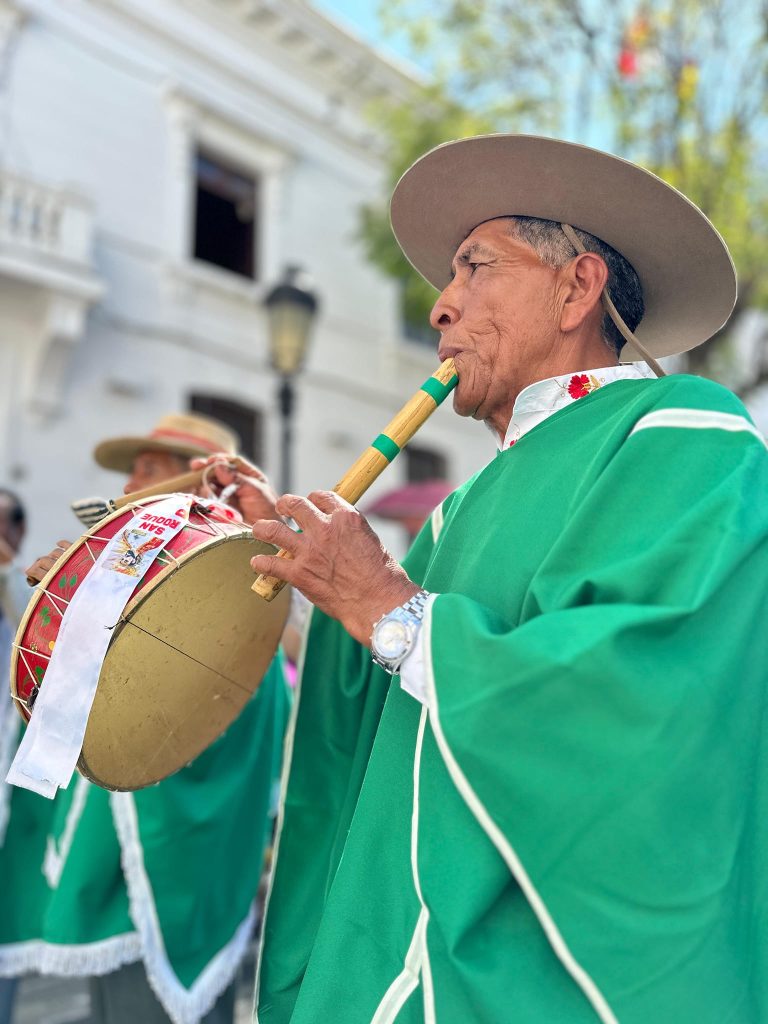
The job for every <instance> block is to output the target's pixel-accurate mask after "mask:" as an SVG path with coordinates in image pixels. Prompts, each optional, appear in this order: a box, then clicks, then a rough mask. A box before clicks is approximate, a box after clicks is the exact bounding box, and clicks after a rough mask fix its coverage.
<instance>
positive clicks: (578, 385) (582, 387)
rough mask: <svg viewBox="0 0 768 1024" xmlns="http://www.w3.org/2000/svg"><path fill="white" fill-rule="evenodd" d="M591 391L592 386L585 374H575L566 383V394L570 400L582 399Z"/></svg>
mask: <svg viewBox="0 0 768 1024" xmlns="http://www.w3.org/2000/svg"><path fill="white" fill-rule="evenodd" d="M591 390H592V385H591V384H590V380H589V377H588V376H587V375H586V373H577V374H576V375H575V376H573V377H571V379H570V381H569V382H568V394H569V395H570V396H571V398H584V396H585V395H588V394H589V392H590V391H591Z"/></svg>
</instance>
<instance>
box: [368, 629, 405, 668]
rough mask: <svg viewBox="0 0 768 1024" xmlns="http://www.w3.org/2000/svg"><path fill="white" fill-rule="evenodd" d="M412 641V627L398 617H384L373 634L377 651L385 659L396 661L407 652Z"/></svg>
mask: <svg viewBox="0 0 768 1024" xmlns="http://www.w3.org/2000/svg"><path fill="white" fill-rule="evenodd" d="M410 642H411V630H410V628H409V627H408V625H407V624H406V623H405V622H400V621H399V620H398V619H384V621H383V622H380V623H379V624H378V625H377V626H376V630H375V631H374V634H373V645H374V647H375V648H376V653H377V654H378V656H379V657H380V658H383V659H384V660H385V661H396V660H397V659H398V658H400V657H402V656H403V655H404V654H405V653H406V652H407V650H408V648H409V646H410Z"/></svg>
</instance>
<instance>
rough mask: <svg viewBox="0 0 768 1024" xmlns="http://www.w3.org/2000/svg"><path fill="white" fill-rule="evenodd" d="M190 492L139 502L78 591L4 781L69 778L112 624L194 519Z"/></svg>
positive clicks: (46, 783)
mask: <svg viewBox="0 0 768 1024" xmlns="http://www.w3.org/2000/svg"><path fill="white" fill-rule="evenodd" d="M193 500H194V499H193V498H192V497H191V496H190V495H188V494H177V495H171V496H170V497H168V498H164V499H163V500H162V501H158V502H154V503H153V504H151V505H142V506H141V508H140V509H139V510H138V511H137V513H136V515H135V516H134V517H133V519H131V520H130V522H129V523H128V524H127V526H126V527H125V529H123V530H121V531H120V532H119V533H118V534H116V535H115V536H114V537H113V538H112V539H111V540H110V542H109V544H107V545H106V547H105V548H104V550H103V551H102V552H101V554H100V555H99V557H98V559H97V560H96V562H95V563H94V565H93V568H92V569H91V571H90V572H89V573H88V575H87V577H86V578H85V579H84V580H83V582H82V584H81V585H80V587H79V588H78V589H77V590H76V591H75V593H74V595H73V596H72V600H71V601H70V603H69V606H68V607H67V609H66V611H65V612H64V616H63V618H62V622H61V626H60V628H59V633H58V637H57V639H56V646H55V647H54V650H53V653H52V654H51V660H50V663H49V665H48V669H47V671H46V673H45V684H44V685H43V686H41V688H40V693H39V694H38V697H37V700H36V701H35V707H34V710H33V712H32V718H31V720H30V723H29V726H28V727H27V731H26V733H25V735H24V738H23V740H22V741H21V744H20V746H19V749H18V751H17V753H16V757H15V758H14V761H13V763H12V765H11V767H10V770H9V772H8V775H7V778H6V781H7V782H10V783H12V784H13V785H14V786H22V787H23V788H25V789H31V790H32V791H33V792H35V793H39V794H40V795H41V796H46V797H48V798H50V799H52V798H53V797H54V796H55V795H56V790H57V789H59V788H62V789H66V787H67V786H68V785H69V781H70V779H71V778H72V773H73V772H74V770H75V765H76V764H77V759H78V757H79V756H80V751H81V749H82V746H83V737H84V736H85V729H86V726H87V724H88V716H89V714H90V711H91V706H92V705H93V700H94V697H95V695H96V685H97V683H98V681H99V675H100V673H101V666H102V664H103V662H104V658H105V657H106V653H107V648H108V647H109V642H110V640H111V639H112V632H113V630H114V627H115V625H116V624H117V622H119V620H120V616H121V615H122V613H123V609H124V608H125V606H126V605H127V603H128V601H129V600H130V597H131V595H132V594H133V591H134V590H135V589H136V586H137V584H138V583H139V582H140V581H141V579H142V578H143V577H144V574H145V573H146V572H147V570H148V569H149V567H150V566H151V565H152V563H153V562H154V560H155V558H156V557H157V556H158V554H159V553H160V552H161V551H162V549H163V548H164V547H165V545H166V544H167V543H168V542H169V541H170V540H171V539H172V538H173V537H175V536H176V534H177V533H179V532H180V531H181V530H182V529H183V528H184V525H185V524H186V523H187V521H188V520H189V511H190V508H191V506H192V502H193Z"/></svg>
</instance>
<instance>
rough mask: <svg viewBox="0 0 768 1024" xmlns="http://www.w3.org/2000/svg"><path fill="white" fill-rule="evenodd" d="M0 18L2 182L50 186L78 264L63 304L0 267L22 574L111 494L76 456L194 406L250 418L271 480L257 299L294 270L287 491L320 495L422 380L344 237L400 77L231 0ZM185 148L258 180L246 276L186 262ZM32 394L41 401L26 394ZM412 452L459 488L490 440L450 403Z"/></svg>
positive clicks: (4, 421)
mask: <svg viewBox="0 0 768 1024" xmlns="http://www.w3.org/2000/svg"><path fill="white" fill-rule="evenodd" d="M0 7H3V8H5V9H6V11H7V10H13V11H15V12H17V13H18V21H17V27H16V35H15V38H14V39H13V40H11V41H10V42H7V41H6V42H7V45H6V47H5V51H4V56H0V61H2V63H0V72H1V73H0V90H1V91H0V133H1V134H0V176H1V175H2V172H3V171H10V172H12V173H13V174H15V175H21V176H26V177H28V178H29V180H30V181H34V182H38V183H42V185H43V186H48V187H50V188H51V189H56V188H60V187H62V186H66V188H67V189H69V190H70V191H71V192H72V193H73V194H74V195H75V196H79V197H80V198H81V199H82V202H83V203H84V204H85V205H86V206H87V209H88V210H89V211H90V212H89V214H88V216H89V217H90V218H91V220H90V223H91V229H92V247H91V254H92V255H91V261H90V265H89V266H87V267H82V266H77V265H76V260H74V257H73V258H72V259H70V260H69V262H68V261H67V259H63V260H61V261H59V262H58V263H57V264H56V269H57V273H59V274H60V276H61V282H63V283H61V286H60V287H59V286H58V285H56V286H55V287H54V286H53V285H52V284H51V282H50V280H49V279H48V278H49V277H50V274H49V275H48V277H46V276H45V274H44V270H48V269H50V267H49V262H50V261H48V262H46V258H44V257H43V256H42V255H40V257H39V259H38V261H37V262H38V266H37V270H39V274H40V279H39V281H37V283H36V281H35V273H36V270H35V267H33V271H32V281H31V282H27V283H26V284H23V285H22V284H21V281H20V278H19V277H18V276H14V273H15V272H12V271H8V270H5V271H4V270H3V264H2V261H1V260H0V373H2V380H0V402H1V403H2V404H1V405H0V425H2V427H3V429H4V431H5V438H4V439H3V444H2V445H0V479H2V481H3V482H7V483H8V484H10V485H11V486H13V487H15V488H16V489H17V490H18V491H19V492H20V493H21V495H22V497H23V498H24V500H25V501H26V502H27V504H28V505H29V507H30V515H31V524H32V525H31V531H30V536H29V539H28V542H27V544H26V551H27V553H28V555H29V557H31V556H32V555H33V554H35V553H39V552H40V551H42V550H46V549H47V548H48V547H49V546H50V545H51V543H52V542H53V541H55V540H57V539H58V538H59V537H60V536H66V535H70V536H71V535H73V534H75V533H76V531H77V522H76V520H75V519H74V518H73V517H72V515H71V513H70V512H69V510H68V503H69V501H70V500H71V499H73V498H75V497H80V496H83V495H87V494H94V493H95V494H99V493H101V494H104V495H114V494H116V493H119V491H120V490H121V486H122V481H121V480H120V479H119V478H118V477H116V476H114V475H112V474H109V473H106V472H104V471H102V470H99V469H98V468H97V467H95V466H94V465H93V463H92V462H91V459H90V451H91V449H92V448H93V446H94V444H95V443H96V442H97V441H99V440H101V439H102V438H104V437H106V436H114V435H119V434H123V433H127V434H133V433H136V432H139V433H141V432H144V431H145V430H147V429H149V428H150V427H151V426H152V424H153V423H154V421H155V420H156V419H157V418H158V417H159V416H160V415H162V414H163V413H164V412H167V411H172V410H176V409H183V408H184V407H185V404H186V400H187V396H188V395H189V393H190V392H191V391H194V390H206V391H209V392H212V393H216V394H220V395H221V396H224V397H229V398H232V399H234V400H237V401H240V402H244V403H246V404H251V405H254V406H257V407H259V408H261V409H262V410H264V412H265V413H266V414H267V422H266V443H267V463H268V468H271V469H272V470H276V468H277V452H278V440H279V438H278V423H277V419H276V408H275V391H276V381H275V379H274V375H273V374H272V372H271V371H270V370H269V368H268V358H267V347H266V345H267V341H266V321H265V317H264V313H263V311H262V308H261V301H262V298H263V295H264V292H265V289H266V288H267V287H268V286H269V285H270V284H272V283H274V281H275V280H276V278H277V276H278V275H279V273H280V270H281V268H282V267H283V266H284V265H285V264H286V263H300V264H301V265H303V266H304V267H305V268H306V269H307V270H308V271H309V273H310V274H311V275H312V277H313V278H314V280H315V283H316V286H317V290H318V292H319V294H320V296H321V303H322V307H321V314H320V317H319V320H318V324H317V331H316V335H315V338H314V343H313V348H312V351H311V354H310V357H309V360H308V365H307V367H306V370H305V372H304V374H303V375H302V377H301V378H300V380H299V381H298V385H297V386H298V408H297V419H296V436H297V440H296V446H295V487H296V489H297V490H300V491H306V490H309V489H311V488H314V487H318V486H319V487H330V486H332V485H333V484H334V483H335V482H336V480H337V479H338V477H339V476H341V474H342V473H343V472H344V470H345V469H346V468H347V467H348V466H349V464H351V462H352V461H353V460H354V459H355V458H356V457H357V455H358V454H359V453H360V451H362V450H363V448H364V447H365V446H366V445H367V444H368V443H369V442H370V440H371V439H372V438H373V437H375V436H376V434H378V433H379V432H380V430H381V429H382V427H383V426H384V425H385V424H386V422H387V421H388V420H389V418H390V417H391V415H392V414H393V413H394V412H395V411H396V410H397V409H398V408H399V406H400V405H401V404H403V402H404V401H405V399H406V398H407V397H409V395H410V394H411V392H412V391H413V390H415V389H416V388H417V387H418V386H419V384H420V383H421V382H422V381H423V380H424V379H425V377H426V376H428V375H429V374H430V373H431V372H432V371H433V370H434V368H435V365H436V361H435V356H434V354H433V353H432V352H429V351H427V350H424V349H421V348H419V347H418V346H413V345H411V344H409V343H406V342H404V341H403V340H402V338H401V337H400V336H399V328H398V322H399V321H398V308H397V299H396V291H395V288H394V286H393V284H392V282H391V281H389V280H387V279H385V278H384V277H383V276H382V275H381V274H380V273H379V272H378V271H376V270H375V269H374V268H372V267H371V266H370V265H369V264H368V263H367V262H366V261H365V259H364V256H363V253H362V250H361V247H360V245H359V243H358V242H357V241H356V239H355V234H356V230H357V210H358V207H359V205H360V204H361V203H363V202H365V201H369V200H371V199H374V198H376V197H377V196H378V195H379V191H380V180H381V173H382V160H381V157H380V155H379V153H378V152H377V151H376V149H375V148H374V140H373V138H372V136H371V131H370V127H369V126H368V125H367V123H366V121H365V120H364V118H363V116H362V107H363V105H364V104H365V102H367V100H368V99H369V98H370V97H371V96H372V95H373V94H374V93H375V92H377V91H378V92H379V93H381V92H382V91H384V92H386V91H396V92H400V93H403V92H404V91H405V90H407V88H408V80H407V79H406V77H405V76H404V75H403V73H402V72H401V71H400V70H398V69H395V68H393V67H390V66H389V65H388V64H387V63H386V62H385V61H383V60H381V59H379V58H378V57H377V56H376V55H375V54H373V53H372V52H371V51H369V50H368V49H367V48H365V47H364V46H363V45H362V44H360V43H359V42H357V41H355V40H352V39H349V38H347V37H345V36H344V34H343V33H342V32H340V30H339V29H338V27H336V26H334V25H331V23H328V22H326V21H325V19H323V18H322V16H321V15H319V14H318V13H317V12H312V11H311V9H307V8H306V7H305V5H303V4H301V3H300V2H299V0H284V2H283V3H282V4H280V5H276V6H274V7H272V8H269V7H268V6H267V5H260V4H259V3H255V4H252V5H251V11H252V14H251V15H250V16H246V14H245V13H243V12H244V10H245V5H242V4H238V3H236V2H235V0H218V2H214V0H193V2H187V3H182V2H181V0H151V2H150V0H68V2H67V3H66V4H52V3H50V2H47V0H0ZM270 10H272V11H273V12H274V11H277V12H278V14H277V15H275V14H274V13H272V14H270ZM1 44H2V40H0V53H2V45H1ZM196 140H201V141H203V142H204V143H206V144H207V145H209V146H211V147H213V148H215V149H217V150H218V151H220V152H221V154H222V155H223V156H226V155H230V156H231V158H232V159H234V160H236V161H237V162H238V163H240V164H241V165H242V166H244V167H246V168H252V169H253V170H254V171H257V172H259V173H260V175H262V177H263V180H264V183H265V206H264V209H263V211H262V215H263V233H262V237H261V252H260V257H261V262H262V264H263V267H264V275H263V279H262V280H261V281H259V282H256V283H249V282H246V281H244V280H243V279H240V278H238V277H237V276H236V275H232V274H228V273H227V272H225V271H221V270H219V269H218V268H212V267H209V266H207V265H204V264H200V263H195V262H194V261H192V260H191V259H190V258H189V232H190V222H189V217H190V212H191V198H192V184H193V183H192V176H191V156H192V153H193V150H194V145H195V142H196ZM0 180H1V177H0ZM0 256H2V244H0ZM34 257H35V253H34V251H33V252H31V256H30V259H31V260H32V262H33V263H34ZM78 275H79V277H78ZM76 279H77V280H78V281H79V283H77V282H76ZM84 280H85V282H86V283H85V284H83V281H84ZM76 284H77V287H76ZM68 289H69V291H68ZM59 293H61V294H62V295H67V296H69V298H68V300H67V301H72V302H74V303H75V305H77V304H78V303H79V304H80V305H79V307H78V308H79V309H80V311H81V314H82V317H83V324H82V329H78V327H77V316H76V315H75V316H73V317H72V318H70V320H66V318H63V319H64V320H66V322H65V323H64V326H63V327H62V326H58V327H56V328H55V330H54V329H53V328H51V327H50V322H51V321H52V320H53V319H54V318H53V317H52V316H50V315H47V314H46V313H45V310H46V309H48V305H49V303H50V301H51V296H52V295H55V296H59ZM75 293H76V294H77V296H80V297H76V298H74V299H72V298H71V296H72V295H74V294H75ZM59 297H60V296H59ZM46 316H47V319H46ZM59 319H60V320H62V317H59ZM73 325H74V326H73ZM46 331H49V334H50V332H51V331H52V332H53V335H52V336H53V338H54V341H55V344H51V346H50V355H49V349H47V348H46V347H45V345H46V339H48V341H50V338H49V337H48V335H46ZM35 352H38V353H42V356H41V360H40V361H39V362H38V361H36V360H35V358H33V355H34V353H35ZM49 370H50V373H49V372H48V371H49ZM24 381H26V383H23V382H24ZM43 384H45V388H47V392H50V393H52V394H53V395H54V401H53V402H49V401H46V403H43V402H42V401H36V393H37V394H38V395H41V394H42V392H43V390H44V388H43ZM419 443H420V444H423V445H429V446H431V447H434V448H435V449H437V450H438V451H442V452H445V453H446V454H447V456H448V460H449V465H450V466H451V469H452V473H453V476H454V478H455V479H456V480H457V481H459V480H461V479H463V478H464V477H465V476H467V475H469V473H471V472H473V471H474V470H475V469H476V468H478V467H479V465H481V464H482V462H483V461H485V460H487V459H488V458H490V457H491V455H492V446H491V442H490V439H489V438H488V436H487V434H486V432H485V430H484V429H483V428H482V427H479V426H478V425H476V424H471V423H465V422H463V421H460V420H458V419H457V418H456V417H453V416H452V415H451V413H450V411H449V410H448V409H443V410H440V411H439V412H438V413H437V414H436V416H435V419H434V421H432V422H430V423H429V424H427V425H426V426H425V427H424V428H423V431H422V432H421V434H420V435H419ZM402 473H403V469H402V467H398V465H397V464H395V465H394V466H393V467H392V468H391V469H390V470H389V471H388V474H386V475H385V477H384V478H383V479H382V481H380V482H379V484H378V485H377V490H378V491H381V490H384V489H387V488H389V487H391V486H394V485H395V484H396V483H397V482H398V481H399V480H400V479H401V477H402ZM383 532H384V534H385V536H386V537H387V539H391V540H393V542H395V543H397V540H398V536H397V534H396V532H394V531H393V530H392V529H387V528H384V531H383Z"/></svg>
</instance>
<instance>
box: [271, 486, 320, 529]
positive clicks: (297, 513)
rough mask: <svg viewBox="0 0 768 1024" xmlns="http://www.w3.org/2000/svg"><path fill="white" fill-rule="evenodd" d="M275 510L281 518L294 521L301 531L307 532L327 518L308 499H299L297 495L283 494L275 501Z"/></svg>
mask: <svg viewBox="0 0 768 1024" xmlns="http://www.w3.org/2000/svg"><path fill="white" fill-rule="evenodd" d="M275 509H276V510H277V512H279V513H280V515H281V516H286V517H287V518H288V519H294V520H295V521H296V523H297V524H298V525H299V526H300V527H301V529H302V530H307V531H308V530H311V529H312V527H313V526H317V525H319V524H320V523H321V522H326V521H327V518H328V517H327V516H326V514H325V513H324V512H321V511H320V509H319V508H318V507H317V506H316V505H315V504H314V503H313V502H312V501H310V499H309V498H300V497H299V496H298V494H284V495H283V496H282V498H278V499H277V504H276V505H275Z"/></svg>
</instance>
